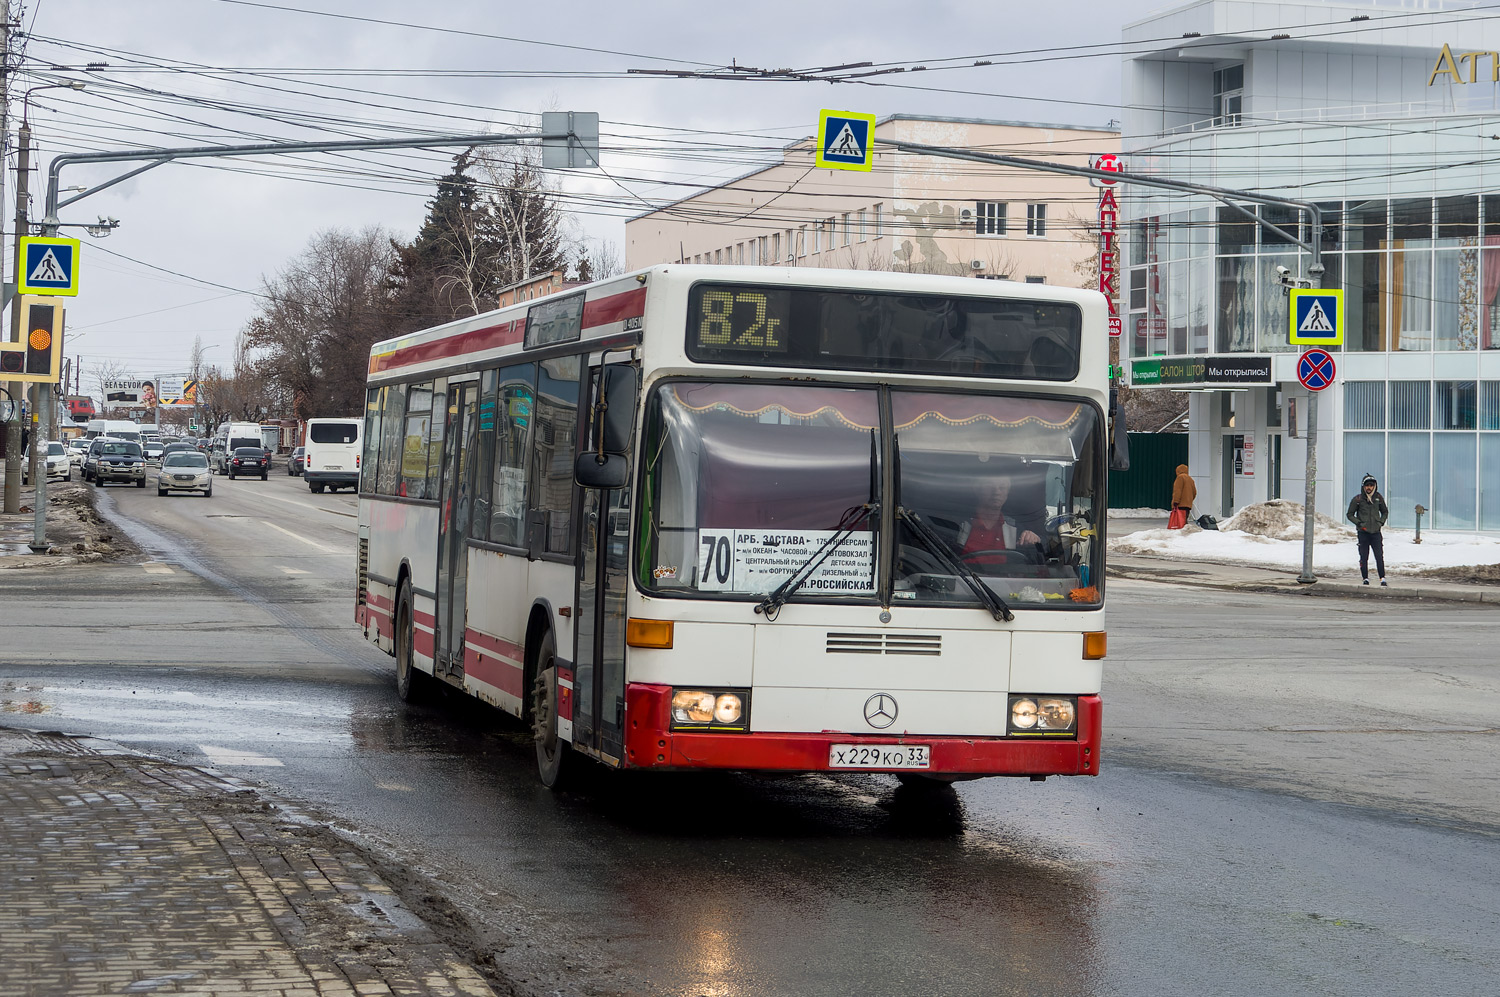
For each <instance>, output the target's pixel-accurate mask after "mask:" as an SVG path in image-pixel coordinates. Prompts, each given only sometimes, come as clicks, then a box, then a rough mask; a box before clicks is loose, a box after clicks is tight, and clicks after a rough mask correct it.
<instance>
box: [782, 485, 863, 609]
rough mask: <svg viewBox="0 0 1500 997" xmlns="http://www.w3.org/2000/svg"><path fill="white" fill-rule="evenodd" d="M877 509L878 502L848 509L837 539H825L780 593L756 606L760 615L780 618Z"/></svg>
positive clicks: (840, 525)
mask: <svg viewBox="0 0 1500 997" xmlns="http://www.w3.org/2000/svg"><path fill="white" fill-rule="evenodd" d="M876 508H877V506H876V504H875V503H874V502H866V503H864V504H863V505H856V506H851V507H849V508H848V509H846V510H844V515H843V518H841V519H840V520H839V525H838V527H837V528H835V529H834V531H833V536H831V537H829V538H828V539H827V540H824V541H823V543H822V545H821V546H819V547H818V549H817V550H815V551H813V552H812V553H811V554H809V555H808V556H807V560H805V561H803V562H802V563H801V564H800V565H798V566H797V570H796V571H793V572H792V573H791V575H789V576H788V577H787V580H786V581H784V582H782V583H781V584H780V585H778V586H776V591H774V592H772V593H771V594H770V595H768V596H766V597H765V599H764V600H762V601H761V603H760V604H759V605H757V606H756V607H755V611H756V612H757V613H764V614H765V616H766V619H767V620H774V619H776V614H777V613H779V612H781V607H782V606H784V605H786V601H787V600H788V599H790V598H791V597H792V596H793V595H795V594H796V592H797V590H798V589H800V588H801V587H802V586H803V585H806V584H807V581H808V579H810V578H812V576H813V575H814V574H815V573H816V572H817V570H818V568H819V566H821V565H822V563H823V561H824V560H825V559H826V558H827V557H828V555H829V554H832V553H833V552H834V551H835V550H837V549H838V547H839V545H840V544H842V543H843V542H844V541H845V540H848V539H849V537H850V535H851V534H852V533H853V532H854V528H855V527H856V526H858V525H859V523H860V520H862V519H865V518H867V517H869V516H871V515H873V514H874V512H875V510H876Z"/></svg>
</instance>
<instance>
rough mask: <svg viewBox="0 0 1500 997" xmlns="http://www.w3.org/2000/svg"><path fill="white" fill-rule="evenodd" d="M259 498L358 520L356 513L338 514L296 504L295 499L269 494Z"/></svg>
mask: <svg viewBox="0 0 1500 997" xmlns="http://www.w3.org/2000/svg"><path fill="white" fill-rule="evenodd" d="M260 498H267V499H270V500H271V501H272V502H281V503H284V504H285V505H295V506H297V507H299V508H302V509H311V510H313V511H314V512H326V513H329V514H331V515H334V516H348V517H349V518H350V519H357V518H358V514H357V513H353V512H340V511H339V510H337V509H325V508H324V507H323V506H321V505H313V504H312V503H311V502H298V501H297V500H296V499H289V498H282V497H281V496H280V495H269V494H267V495H261V496H260Z"/></svg>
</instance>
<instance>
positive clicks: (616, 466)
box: [573, 364, 641, 488]
mask: <svg viewBox="0 0 1500 997" xmlns="http://www.w3.org/2000/svg"><path fill="white" fill-rule="evenodd" d="M640 386H641V381H640V371H638V370H636V368H635V367H633V366H632V365H630V364H610V365H608V366H606V367H605V368H604V370H603V371H602V372H601V374H600V380H599V397H598V400H597V401H596V402H595V404H594V418H593V423H594V433H593V435H594V439H593V441H592V445H591V446H590V447H589V449H587V450H585V451H584V452H583V453H580V454H579V455H578V459H577V460H575V461H574V462H573V480H574V481H576V482H578V484H580V485H582V486H583V487H584V488H624V487H625V485H627V484H628V483H629V482H630V458H629V457H628V456H627V455H628V454H629V453H630V434H631V431H632V429H633V428H634V426H635V404H636V396H637V395H638V394H639V393H640Z"/></svg>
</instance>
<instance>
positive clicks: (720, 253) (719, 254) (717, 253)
mask: <svg viewBox="0 0 1500 997" xmlns="http://www.w3.org/2000/svg"><path fill="white" fill-rule="evenodd" d="M714 262H715V263H723V262H724V250H722V249H715V250H714Z"/></svg>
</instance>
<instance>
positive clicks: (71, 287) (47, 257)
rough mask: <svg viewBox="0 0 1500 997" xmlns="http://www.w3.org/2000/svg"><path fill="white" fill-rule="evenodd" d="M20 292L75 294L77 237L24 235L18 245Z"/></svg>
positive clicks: (76, 292) (76, 286) (76, 291)
mask: <svg viewBox="0 0 1500 997" xmlns="http://www.w3.org/2000/svg"><path fill="white" fill-rule="evenodd" d="M20 257H21V273H20V274H19V275H18V277H19V280H18V283H19V284H20V285H21V286H20V287H19V288H18V292H19V293H21V294H64V295H69V296H76V295H77V294H78V240H77V239H64V238H59V237H57V236H40V235H33V236H26V237H25V238H23V239H21V245H20Z"/></svg>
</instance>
